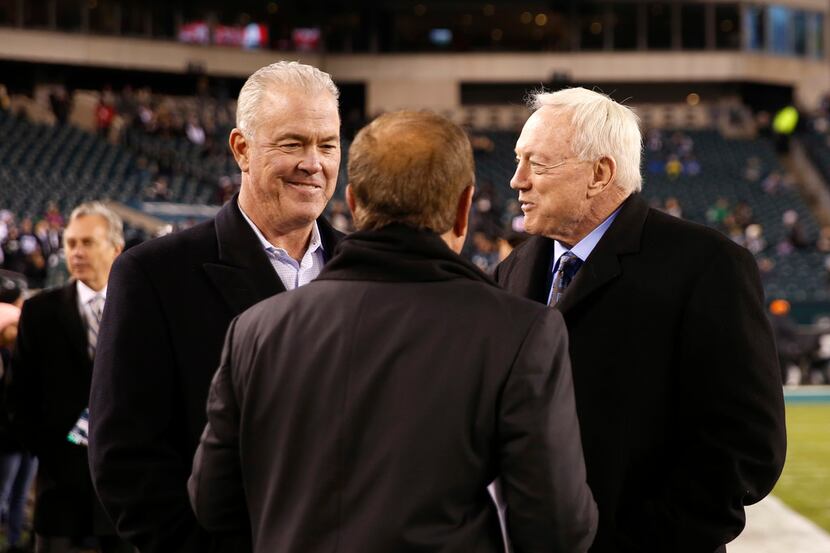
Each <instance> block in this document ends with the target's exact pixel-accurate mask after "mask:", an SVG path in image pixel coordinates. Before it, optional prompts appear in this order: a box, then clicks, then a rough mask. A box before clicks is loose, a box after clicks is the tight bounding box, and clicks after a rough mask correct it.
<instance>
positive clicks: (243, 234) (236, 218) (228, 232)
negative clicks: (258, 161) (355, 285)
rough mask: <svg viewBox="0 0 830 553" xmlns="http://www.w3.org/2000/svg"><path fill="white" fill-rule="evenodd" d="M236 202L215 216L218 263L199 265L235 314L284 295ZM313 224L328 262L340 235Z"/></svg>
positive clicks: (325, 224) (322, 221) (326, 226)
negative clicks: (273, 297)
mask: <svg viewBox="0 0 830 553" xmlns="http://www.w3.org/2000/svg"><path fill="white" fill-rule="evenodd" d="M237 199H238V196H234V197H233V199H232V200H231V201H229V202H228V203H227V204H225V206H224V207H223V208H222V209H220V210H219V213H217V214H216V223H215V224H216V239H217V242H218V245H219V261H218V262H217V263H205V264H204V265H203V266H204V269H205V272H206V273H207V275H208V278H210V280H211V281H212V282H213V283H214V285H215V286H216V287H217V289H218V290H219V292H220V293H221V294H222V297H223V298H224V299H225V302H226V303H227V304H228V306H229V307H230V308H231V310H232V311H233V312H234V313H235V314H239V313H242V312H243V311H245V310H246V309H248V308H249V307H251V306H252V305H254V304H255V303H258V302H260V301H262V300H264V299H265V298H269V297H271V296H273V295H274V294H279V293H280V292H285V286H284V285H283V283H282V281H281V280H280V278H279V277H278V276H277V273H276V272H275V271H274V267H273V266H272V265H271V262H270V261H269V260H268V256H267V255H266V253H265V251H264V250H263V248H262V244H261V243H260V242H259V240H258V239H257V237H256V235H255V234H254V231H253V230H252V229H251V227H250V225H248V222H247V221H245V219H244V218H243V217H242V212H241V211H239V206H238V205H237ZM317 224H318V228H319V229H320V238H321V240H322V242H323V248H324V250H325V257H326V259H327V260H328V259H329V257H330V256H331V254H332V252H333V251H334V248H335V246H336V245H337V242H338V241H339V240H340V238H341V237H342V234H341V233H339V232H337V231H336V230H334V229H333V228H332V227H331V225H329V224H328V222H327V221H326V220H325V219H323V218H322V217H320V218H319V219H318V220H317Z"/></svg>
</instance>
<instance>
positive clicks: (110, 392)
mask: <svg viewBox="0 0 830 553" xmlns="http://www.w3.org/2000/svg"><path fill="white" fill-rule="evenodd" d="M317 223H318V225H319V228H320V234H321V238H322V242H323V247H324V249H325V251H326V252H328V253H329V254H330V253H331V252H333V251H334V247H335V245H336V243H337V241H338V240H339V237H340V236H341V235H340V233H338V232H336V231H334V230H333V229H332V228H331V227H330V226H329V225H328V223H327V222H326V221H325V220H324V219H322V218H321V219H319V220H318V221H317ZM284 290H285V288H284V286H283V285H282V282H281V281H280V279H279V277H278V276H277V274H276V272H275V271H274V268H273V267H272V266H271V263H270V262H269V260H268V258H267V256H266V254H265V252H264V250H263V248H262V245H261V244H260V242H259V241H258V240H257V238H256V235H255V234H254V232H253V230H252V229H251V227H250V226H249V225H248V223H247V222H246V221H245V220H244V219H243V217H242V214H241V212H240V211H239V208H238V206H237V200H236V197H234V199H233V200H231V201H230V202H228V204H226V205H225V206H224V207H223V208H222V209H221V210H220V211H219V213H218V214H217V216H216V218H215V219H214V220H211V221H209V222H206V223H203V224H200V225H197V226H195V227H193V228H191V229H189V230H185V231H182V232H179V233H176V234H173V235H170V236H166V237H163V238H159V239H157V240H151V241H149V242H147V243H144V244H141V245H139V246H136V247H134V248H131V249H129V250H127V251H125V252H124V253H123V254H121V255H120V256H119V257H118V259H117V260H116V262H115V265H114V266H113V269H112V272H111V274H110V281H109V288H108V291H107V294H108V297H107V304H106V308H105V309H104V315H103V319H102V323H101V334H100V336H99V339H98V351H97V355H96V359H95V373H94V377H93V382H92V394H91V398H90V459H89V461H90V466H91V468H92V475H93V481H94V483H95V487H96V490H97V492H98V495H99V497H100V498H101V501H102V502H103V504H104V507H105V508H106V509H107V511H108V513H109V514H110V516H111V517H112V519H113V521H114V522H115V524H116V528H117V529H118V532H119V534H120V535H121V536H123V537H124V538H126V539H128V540H129V541H131V542H132V543H133V544H134V545H136V546H137V547H138V548H139V549H140V550H141V552H142V553H171V552H176V553H186V552H193V553H205V552H209V551H220V550H228V551H244V545H240V544H238V543H236V537H228V538H227V539H225V538H224V537H222V536H213V537H210V536H208V534H207V533H206V532H205V531H204V530H202V529H201V528H199V526H198V524H197V522H196V519H195V517H194V516H193V513H192V511H191V509H190V504H189V502H188V497H187V486H186V485H187V477H188V475H189V474H190V467H191V462H192V459H193V453H194V451H195V450H196V445H197V443H198V440H199V435H200V433H201V431H202V429H203V428H204V425H205V403H206V400H207V392H208V387H209V385H210V380H211V377H212V376H213V373H214V372H216V368H217V367H218V365H219V357H220V353H221V350H222V343H223V339H224V336H225V332H226V331H227V328H228V324H229V323H230V321H231V319H232V318H233V317H234V316H236V315H238V314H239V313H241V312H242V311H244V310H245V309H247V308H248V307H250V306H251V305H253V304H255V303H257V302H258V301H260V300H262V299H265V298H267V297H269V296H272V295H274V294H277V293H279V292H283V291H284Z"/></svg>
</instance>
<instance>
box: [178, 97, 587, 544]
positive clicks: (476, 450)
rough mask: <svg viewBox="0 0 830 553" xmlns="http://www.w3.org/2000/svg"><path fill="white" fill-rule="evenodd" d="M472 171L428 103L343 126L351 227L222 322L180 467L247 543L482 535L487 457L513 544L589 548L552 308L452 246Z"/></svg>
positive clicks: (209, 509) (211, 514) (202, 507)
mask: <svg viewBox="0 0 830 553" xmlns="http://www.w3.org/2000/svg"><path fill="white" fill-rule="evenodd" d="M402 152H404V153H403V155H402V154H401V153H402ZM474 178H475V177H474V171H473V155H472V149H471V147H470V142H469V140H468V138H467V136H466V135H465V134H464V132H463V131H462V130H461V128H459V127H458V126H456V125H454V124H453V123H452V122H450V121H449V120H447V119H445V118H443V117H441V116H438V115H435V114H431V113H425V112H406V111H404V112H395V113H389V114H386V115H383V116H381V117H379V118H378V119H376V120H375V121H374V122H372V123H370V124H369V125H368V126H367V127H365V128H364V129H363V130H361V131H360V132H359V133H358V134H357V137H356V138H355V140H354V142H353V143H352V146H351V149H350V151H349V179H350V184H349V188H348V189H347V192H346V198H347V201H348V203H349V206H350V208H351V211H352V213H353V214H354V219H355V223H356V226H357V228H358V229H359V230H358V232H356V233H354V234H351V235H349V236H347V237H346V238H344V239H343V241H342V242H341V243H340V246H339V247H338V250H337V255H335V257H334V258H333V259H332V261H331V263H330V264H329V265H327V266H326V268H324V269H323V272H322V273H321V274H320V277H319V278H318V279H317V280H316V281H315V282H312V283H311V284H310V285H308V286H307V287H304V288H301V289H298V290H295V291H293V292H289V293H287V294H281V295H279V296H276V297H273V298H271V299H269V300H266V301H264V302H262V303H260V304H258V305H257V306H255V307H253V308H251V309H250V310H248V311H246V312H245V313H243V314H242V315H241V316H240V317H238V318H237V319H236V320H235V321H234V322H233V323H232V324H231V329H230V330H229V332H228V338H227V341H226V346H225V351H224V353H223V356H222V364H221V366H220V368H219V371H218V372H217V373H216V376H215V377H214V379H213V383H212V384H211V391H210V396H209V397H210V399H209V402H208V424H207V426H206V428H205V432H204V434H203V435H202V439H201V444H200V446H199V449H198V450H197V453H196V457H195V459H194V462H193V475H192V477H191V479H190V482H189V490H190V498H191V501H192V504H193V507H194V510H195V511H196V515H197V517H198V518H199V521H200V522H201V523H202V524H203V525H204V526H205V527H207V528H209V529H213V530H215V531H223V530H224V531H231V530H239V531H246V530H247V531H251V530H252V531H253V534H254V550H255V552H256V553H275V552H285V553H288V552H292V553H294V552H296V553H317V552H328V551H335V550H339V551H344V552H360V553H392V552H394V553H415V552H419V553H429V552H433V553H438V552H447V553H449V552H458V553H462V552H464V553H467V552H470V553H472V552H475V553H496V552H501V551H503V542H502V536H501V532H500V526H499V516H498V512H497V509H496V506H495V505H494V504H493V502H492V500H491V499H490V497H489V496H488V494H487V491H486V490H487V486H488V485H489V484H490V483H491V482H492V481H493V480H494V479H495V478H497V477H498V478H500V481H501V484H502V491H503V496H504V499H505V501H506V504H507V505H506V513H507V526H506V527H507V532H508V535H509V536H508V537H509V539H510V542H511V543H512V545H513V547H514V549H515V551H517V552H522V551H528V552H530V551H539V552H541V551H558V552H562V553H571V552H572V553H577V552H584V551H587V549H588V546H589V545H590V544H591V541H592V539H593V534H594V530H595V528H596V509H595V505H594V502H593V500H592V498H591V492H590V490H589V489H588V486H587V485H586V483H585V467H584V462H583V459H582V453H581V447H580V444H579V424H578V422H577V420H576V411H575V409H574V404H573V390H572V387H571V378H570V367H569V363H568V357H567V335H566V332H565V327H564V323H563V321H562V318H561V316H560V315H559V314H558V313H557V312H556V311H553V310H549V309H546V308H545V307H544V306H541V305H537V304H534V303H533V302H530V301H528V300H524V299H522V298H517V297H514V296H511V295H509V294H507V293H505V292H504V291H503V290H501V289H500V288H498V287H497V286H496V284H495V282H493V281H492V280H491V279H490V278H489V277H488V276H486V275H485V274H483V273H482V272H481V271H479V270H478V269H476V267H475V266H474V265H472V264H471V263H470V262H469V261H466V260H465V259H463V258H461V257H460V256H459V255H458V253H459V252H460V251H461V248H462V246H463V244H464V239H465V237H466V233H467V230H468V215H469V212H470V206H471V203H472V197H473V182H474ZM332 305H337V308H336V309H332V307H331V306H332ZM310 329H316V330H315V332H319V333H320V334H322V336H324V337H325V338H324V342H323V343H320V344H318V345H315V342H316V340H315V339H314V338H311V337H310V336H309V330H310ZM494 336H497V337H498V339H497V340H494V339H493V337H494ZM266 436H267V439H263V437H266ZM341 506H342V507H341ZM341 510H342V511H344V514H341ZM346 511H347V513H346ZM247 513H250V520H249V519H248V517H247Z"/></svg>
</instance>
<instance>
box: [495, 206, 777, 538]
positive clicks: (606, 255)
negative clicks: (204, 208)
mask: <svg viewBox="0 0 830 553" xmlns="http://www.w3.org/2000/svg"><path fill="white" fill-rule="evenodd" d="M552 252H553V241H552V240H550V239H547V238H543V237H533V238H531V239H529V240H528V241H527V242H525V243H524V244H522V245H521V246H519V247H517V248H516V250H515V251H514V252H513V253H512V254H511V255H510V256H509V257H508V258H507V259H505V261H504V262H502V264H501V265H500V266H499V267H498V269H497V271H496V279H497V280H498V282H499V283H500V284H502V285H503V286H504V287H505V288H506V289H507V290H509V291H511V292H514V293H515V294H518V295H520V296H523V297H526V298H531V299H534V300H536V301H539V302H545V301H547V295H548V289H547V288H548V286H549V284H550V279H549V274H550V267H551V256H552ZM557 309H559V310H560V311H561V312H562V314H563V315H564V317H565V322H566V324H567V326H568V331H569V334H570V338H571V341H570V352H571V360H572V363H573V372H574V386H575V390H576V403H577V411H578V413H579V421H580V424H581V428H582V440H583V445H584V448H585V462H586V465H587V468H588V482H589V484H590V485H591V489H592V490H593V492H594V496H595V498H596V501H597V505H598V507H599V514H600V516H599V520H600V524H599V532H598V534H597V538H596V541H595V543H594V546H593V547H592V549H591V551H592V552H594V553H617V552H620V553H621V552H638V553H642V552H655V553H665V552H669V551H671V552H678V553H680V552H689V553H711V552H713V551H718V550H719V549H720V548H721V546H722V545H723V544H725V543H727V542H729V541H731V540H732V539H734V538H735V536H737V535H738V533H739V532H740V531H741V529H742V528H743V526H744V522H745V517H744V505H748V504H751V503H755V502H757V501H759V500H760V499H761V498H763V497H764V496H765V495H766V494H767V493H769V491H770V490H771V489H772V487H773V485H774V484H775V482H776V480H777V478H778V476H779V474H780V472H781V469H782V467H783V464H784V456H785V449H786V445H785V443H786V440H785V428H784V407H783V394H782V387H781V377H780V372H779V370H778V360H777V356H776V351H775V343H774V339H773V335H772V332H771V330H770V325H769V323H768V321H767V318H766V316H765V314H764V299H763V290H762V288H761V282H760V279H759V276H758V270H757V266H756V263H755V260H754V259H753V257H752V255H750V253H749V252H748V251H747V250H745V249H744V248H741V247H739V246H737V245H735V244H734V243H732V242H731V241H730V240H728V239H727V238H726V237H725V236H723V235H722V234H721V233H719V232H717V231H715V230H712V229H709V228H706V227H703V226H700V225H697V224H693V223H691V222H687V221H683V220H680V219H677V218H675V217H671V216H669V215H667V214H665V213H662V212H660V211H657V210H655V209H651V208H649V207H648V205H647V204H646V202H645V201H644V200H643V199H642V198H641V197H640V196H639V195H637V194H635V195H633V196H631V197H630V198H629V199H628V200H626V202H625V203H624V205H623V207H622V209H621V210H620V212H619V214H618V216H617V218H616V219H615V221H614V222H613V223H612V225H611V226H610V227H609V229H608V231H607V232H606V234H605V235H604V236H603V238H602V239H601V240H600V242H599V243H598V244H597V246H596V248H595V249H594V251H593V252H592V253H591V255H590V256H589V258H588V260H587V261H586V262H585V264H584V265H583V266H582V268H581V269H580V270H579V272H578V273H577V275H576V277H575V278H574V281H573V282H572V283H571V285H570V286H569V288H568V289H567V290H566V292H565V295H564V297H563V298H562V300H561V301H560V302H559V304H558V305H557Z"/></svg>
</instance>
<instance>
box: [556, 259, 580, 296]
mask: <svg viewBox="0 0 830 553" xmlns="http://www.w3.org/2000/svg"><path fill="white" fill-rule="evenodd" d="M581 266H582V260H581V259H579V258H578V257H577V256H575V255H574V254H573V253H571V252H565V253H563V254H562V257H560V258H559V268H558V269H557V270H556V274H555V275H554V277H553V286H552V287H551V293H550V305H556V304H557V302H559V300H561V299H562V295H563V294H564V293H565V289H566V288H567V287H568V285H569V284H570V283H571V281H572V280H573V278H574V276H576V272H577V271H578V270H579V268H580V267H581Z"/></svg>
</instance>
